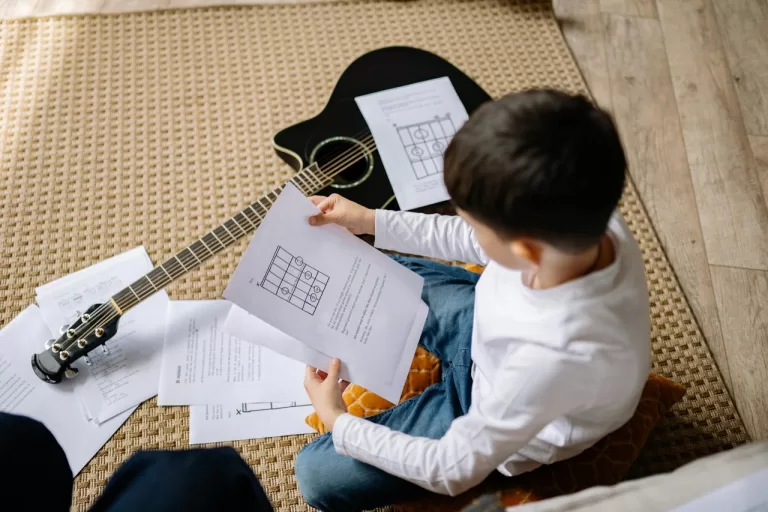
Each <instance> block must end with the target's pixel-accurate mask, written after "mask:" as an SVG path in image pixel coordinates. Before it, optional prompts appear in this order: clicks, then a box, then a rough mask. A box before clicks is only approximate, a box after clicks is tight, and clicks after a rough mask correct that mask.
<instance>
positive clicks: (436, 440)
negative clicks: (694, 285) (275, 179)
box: [295, 90, 650, 511]
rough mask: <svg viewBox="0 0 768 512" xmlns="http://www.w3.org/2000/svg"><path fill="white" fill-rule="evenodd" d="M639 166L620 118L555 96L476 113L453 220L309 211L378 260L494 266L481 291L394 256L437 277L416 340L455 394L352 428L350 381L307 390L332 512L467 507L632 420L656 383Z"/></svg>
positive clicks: (450, 181) (352, 210)
mask: <svg viewBox="0 0 768 512" xmlns="http://www.w3.org/2000/svg"><path fill="white" fill-rule="evenodd" d="M625 166H626V161H625V157H624V151H623V149H622V146H621V142H620V141H619V137H618V134H617V132H616V129H615V127H614V124H613V121H612V120H611V118H610V116H609V115H608V114H607V113H606V112H604V111H602V110H600V109H598V108H596V107H595V106H593V105H592V104H591V103H590V102H589V101H588V100H587V99H586V98H584V97H582V96H570V95H567V94H565V93H562V92H556V91H551V90H534V91H527V92H523V93H518V94H512V95H509V96H506V97H504V98H501V99H499V100H497V101H494V102H489V103H487V104H485V105H483V106H481V107H480V108H479V109H478V110H477V111H476V112H475V113H474V114H473V115H472V116H471V117H470V119H469V121H467V123H466V124H465V125H464V126H463V127H462V128H461V129H460V130H459V132H458V133H457V134H456V136H455V137H454V139H453V140H452V142H451V143H450V145H449V147H448V148H447V150H446V152H445V169H444V179H445V185H446V187H447V189H448V192H449V194H450V196H451V199H452V200H453V202H454V204H455V205H456V207H457V213H458V216H455V217H454V216H439V215H423V214H417V213H410V212H393V211H381V210H379V211H375V212H374V211H372V210H369V209H367V208H364V207H362V206H360V205H357V204H355V203H353V202H351V201H348V200H346V199H344V198H342V197H339V196H335V195H334V196H331V197H329V198H314V201H315V204H317V205H318V207H319V209H320V211H321V212H322V213H320V214H318V215H316V216H314V217H312V218H310V220H309V222H310V224H313V225H320V224H326V223H329V222H335V223H337V224H339V225H341V226H344V227H346V228H347V229H349V230H350V231H352V232H353V233H370V234H374V235H375V237H376V242H375V243H376V246H377V247H380V248H383V249H391V250H395V251H398V252H402V253H408V254H418V255H423V256H428V257H433V258H440V259H444V260H460V261H468V262H472V263H478V264H481V265H486V269H485V271H484V272H483V274H482V276H478V275H476V274H473V273H470V272H468V271H465V270H463V269H460V268H457V267H450V266H446V265H442V264H438V263H434V262H431V261H427V260H421V259H415V258H402V257H398V258H397V259H398V261H400V262H402V263H403V264H404V265H406V266H407V267H409V268H411V269H412V270H414V271H415V272H418V273H419V274H421V275H423V276H424V280H425V282H424V292H423V299H424V301H425V302H426V303H427V305H428V306H429V308H430V312H429V317H428V318H427V322H426V324H425V327H424V332H423V334H422V337H421V343H422V345H424V346H425V348H427V349H428V350H429V351H431V352H432V353H434V354H435V355H436V356H437V357H439V358H440V360H441V362H442V372H443V374H442V382H440V383H438V384H435V385H433V386H431V387H429V388H428V389H427V390H426V391H425V392H424V393H423V394H422V395H421V396H419V397H416V398H413V399H411V400H408V401H406V402H404V403H402V404H400V405H397V406H396V407H394V408H392V409H390V410H388V411H386V412H383V413H381V414H379V415H377V416H374V417H371V418H368V419H361V418H357V417H354V416H352V415H350V414H346V413H345V412H346V409H345V406H344V403H343V401H342V400H341V391H340V389H339V385H338V384H337V381H338V375H339V366H340V362H339V361H338V360H336V361H334V363H333V364H332V365H331V368H330V369H329V370H328V373H327V376H326V374H324V373H318V372H316V371H315V369H314V368H308V369H307V375H306V379H305V386H306V388H307V392H308V394H309V396H310V399H311V401H312V404H313V405H314V407H315V410H316V411H317V413H318V415H319V417H320V419H321V420H322V421H323V423H324V424H325V425H326V427H327V428H328V429H329V430H332V434H329V435H326V436H322V437H320V438H318V439H317V440H315V441H314V442H313V443H311V444H309V445H308V446H307V447H306V448H304V450H303V451H302V452H301V453H300V454H299V456H298V458H297V460H296V466H295V471H296V476H297V478H298V482H299V489H300V490H301V492H302V493H303V495H304V497H305V498H306V500H307V502H308V503H309V504H310V505H312V506H314V507H316V508H319V509H321V510H333V511H340V510H358V509H368V508H374V507H378V506H381V505H385V504H390V503H395V502H402V501H406V500H407V499H409V498H412V497H413V496H414V495H415V492H416V491H417V490H418V488H419V487H423V488H425V489H429V490H431V491H433V492H437V493H443V494H450V495H455V494H458V493H461V492H463V491H465V490H467V489H469V488H471V487H473V486H475V485H477V484H478V483H480V482H481V481H482V480H484V479H485V478H486V477H487V476H488V475H489V474H491V473H492V472H493V471H494V470H498V471H499V472H501V473H502V474H504V475H506V476H514V475H518V474H520V473H524V472H527V471H531V470H533V469H535V468H537V467H539V466H540V465H542V464H551V463H553V462H556V461H559V460H563V459H567V458H569V457H572V456H574V455H577V454H578V453H580V452H582V451H583V450H585V449H586V448H588V447H590V446H591V445H593V444H594V443H596V442H597V441H598V440H599V439H601V438H602V437H604V436H605V435H606V434H608V433H610V432H611V431H613V430H616V429H617V428H619V427H620V426H621V425H622V424H624V423H625V422H626V421H627V420H629V418H630V417H631V416H632V414H633V413H634V411H635V408H636V406H637V403H638V401H639V398H640V394H641V391H642V389H643V385H644V383H645V380H646V378H647V376H648V372H649V370H650V347H649V336H650V325H649V306H648V291H647V288H646V284H645V275H644V272H643V259H642V257H641V254H640V250H639V247H638V246H637V243H636V242H635V241H634V239H633V238H632V235H631V234H630V232H629V230H628V229H627V227H626V225H625V224H624V223H623V221H622V220H621V218H620V217H619V215H618V214H616V213H615V209H616V206H617V203H618V201H619V197H620V196H621V193H622V189H623V187H624V172H625Z"/></svg>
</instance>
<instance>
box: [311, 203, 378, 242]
mask: <svg viewBox="0 0 768 512" xmlns="http://www.w3.org/2000/svg"><path fill="white" fill-rule="evenodd" d="M309 199H310V200H311V201H312V202H313V203H314V204H315V206H317V207H318V208H319V209H320V211H321V212H322V213H318V214H317V215H313V216H312V217H310V218H309V223H310V225H312V226H322V225H324V224H338V225H339V226H341V227H343V228H347V229H348V230H349V231H350V232H351V233H352V234H353V235H373V234H375V233H374V231H375V230H376V211H375V210H371V209H370V208H366V207H365V206H362V205H359V204H357V203H355V202H354V201H350V200H349V199H347V198H345V197H342V196H340V195H339V194H331V195H330V196H328V197H324V196H312V197H310V198H309Z"/></svg>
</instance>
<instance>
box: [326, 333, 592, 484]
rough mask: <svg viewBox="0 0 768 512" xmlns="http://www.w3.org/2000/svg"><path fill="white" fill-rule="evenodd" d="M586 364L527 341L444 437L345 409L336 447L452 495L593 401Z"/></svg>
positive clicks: (335, 437)
mask: <svg viewBox="0 0 768 512" xmlns="http://www.w3.org/2000/svg"><path fill="white" fill-rule="evenodd" d="M584 368H585V365H584V361H579V358H578V357H576V356H573V355H571V354H567V353H563V352H559V351H556V350H553V349H550V348H544V347H541V346H537V345H530V346H528V345H526V346H524V347H522V348H520V349H519V350H517V351H515V353H514V354H512V355H508V356H507V358H505V361H504V364H503V366H502V368H501V369H500V370H499V371H498V372H497V375H496V377H495V378H494V381H493V382H492V391H491V393H490V394H489V395H487V396H485V397H483V398H482V399H481V400H480V401H479V402H478V403H473V404H472V405H471V407H470V409H469V412H468V413H467V414H466V415H464V416H461V417H459V418H456V419H455V420H454V421H453V423H451V426H450V427H449V428H448V431H447V432H446V433H445V435H444V436H443V437H442V438H441V439H428V438H424V437H415V436H411V435H408V434H404V433H401V432H396V431H394V430H392V429H390V428H388V427H386V426H382V425H377V424H375V423H372V422H370V421H368V420H365V419H361V418H357V417H355V416H352V415H350V414H344V415H342V416H340V417H339V418H338V419H337V420H336V423H335V424H334V428H333V442H334V446H335V448H336V451H337V453H339V454H342V455H347V456H350V457H354V458H355V459H358V460H360V461H362V462H365V463H367V464H371V465H372V466H375V467H377V468H379V469H382V470H383V471H386V472H388V473H391V474H393V475H395V476H397V477H400V478H403V479H405V480H408V481H410V482H412V483H414V484H416V485H419V486H421V487H423V488H425V489H428V490H430V491H433V492H436V493H440V494H449V495H451V496H454V495H456V494H459V493H462V492H464V491H466V490H467V489H470V488H472V487H474V486H475V485H477V484H479V483H480V482H482V481H483V480H484V479H485V478H486V477H487V476H488V475H490V474H491V472H493V470H494V469H495V468H496V467H497V466H499V465H500V464H501V463H503V462H504V461H505V460H507V459H508V458H509V457H510V456H512V455H513V454H514V453H515V452H517V451H518V450H520V449H521V448H522V447H524V446H525V445H526V444H528V443H529V442H530V440H531V439H533V438H534V437H535V436H536V434H537V433H538V432H539V431H540V430H541V429H542V428H544V427H545V426H546V425H547V424H549V423H550V422H551V421H553V420H554V419H555V418H557V417H560V416H563V415H565V414H568V413H569V412H573V411H576V410H578V409H580V408H582V407H585V406H589V405H591V404H592V403H593V402H594V394H595V392H594V390H595V389H596V388H595V387H594V382H595V381H594V380H593V377H590V376H589V372H585V371H584ZM593 373H594V372H593ZM421 421H429V418H422V419H421Z"/></svg>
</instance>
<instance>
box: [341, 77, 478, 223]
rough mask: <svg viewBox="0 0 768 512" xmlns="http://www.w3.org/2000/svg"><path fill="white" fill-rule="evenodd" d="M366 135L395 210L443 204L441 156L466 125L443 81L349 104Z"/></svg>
mask: <svg viewBox="0 0 768 512" xmlns="http://www.w3.org/2000/svg"><path fill="white" fill-rule="evenodd" d="M355 102H356V103H357V106H358V108H359V109H360V112H361V113H362V114H363V117H364V118H365V122H366V123H367V124H368V128H369V129H370V130H371V134H372V135H373V139H374V141H376V149H377V150H378V152H379V156H380V157H381V161H382V163H383V164H384V170H385V171H386V173H387V176H388V177H389V182H390V183H391V184H392V189H393V190H394V191H395V197H397V202H398V204H399V205H400V208H401V209H403V210H412V209H414V208H418V207H420V206H426V205H429V204H434V203H439V202H441V201H447V200H448V199H449V196H448V191H447V190H446V189H445V184H444V183H443V152H444V151H445V149H446V148H447V147H448V143H449V142H451V139H452V138H453V136H454V135H455V134H456V132H457V131H458V129H459V128H460V127H461V125H463V124H464V123H465V122H466V121H467V119H468V116H467V110H466V108H464V104H463V103H462V102H461V100H460V99H459V96H458V94H456V90H455V89H454V88H453V84H452V83H451V80H450V79H449V78H448V77H442V78H436V79H434V80H427V81H424V82H418V83H415V84H410V85H405V86H403V87H396V88H394V89H387V90H385V91H380V92H375V93H372V94H367V95H365V96H358V97H357V98H355Z"/></svg>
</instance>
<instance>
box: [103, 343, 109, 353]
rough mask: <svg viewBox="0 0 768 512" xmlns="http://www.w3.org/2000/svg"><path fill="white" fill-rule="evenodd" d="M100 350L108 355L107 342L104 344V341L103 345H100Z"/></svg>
mask: <svg viewBox="0 0 768 512" xmlns="http://www.w3.org/2000/svg"><path fill="white" fill-rule="evenodd" d="M101 352H102V353H103V354H104V355H105V356H108V355H109V349H108V348H107V344H106V343H105V344H104V345H102V346H101Z"/></svg>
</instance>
